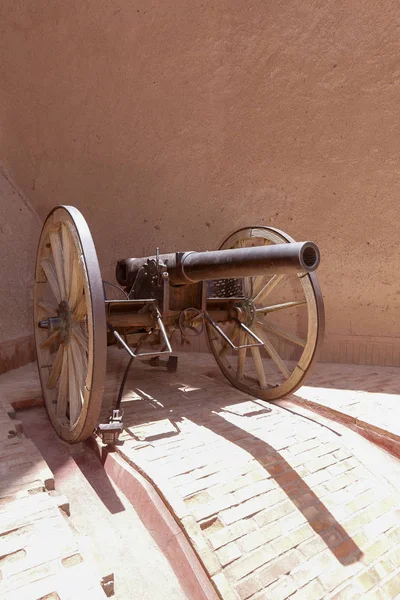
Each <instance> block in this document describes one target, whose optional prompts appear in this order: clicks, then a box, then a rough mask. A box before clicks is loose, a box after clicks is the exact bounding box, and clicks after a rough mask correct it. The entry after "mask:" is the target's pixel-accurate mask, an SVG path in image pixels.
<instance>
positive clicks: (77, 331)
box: [72, 323, 89, 353]
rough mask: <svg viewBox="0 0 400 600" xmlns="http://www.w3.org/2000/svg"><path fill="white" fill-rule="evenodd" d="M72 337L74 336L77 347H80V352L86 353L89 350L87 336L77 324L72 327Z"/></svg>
mask: <svg viewBox="0 0 400 600" xmlns="http://www.w3.org/2000/svg"><path fill="white" fill-rule="evenodd" d="M72 335H74V336H75V338H76V341H77V342H78V345H79V346H80V349H81V351H83V352H85V353H87V352H88V349H89V341H88V336H87V335H86V333H85V332H84V331H83V329H82V327H81V325H80V324H79V323H74V324H73V325H72Z"/></svg>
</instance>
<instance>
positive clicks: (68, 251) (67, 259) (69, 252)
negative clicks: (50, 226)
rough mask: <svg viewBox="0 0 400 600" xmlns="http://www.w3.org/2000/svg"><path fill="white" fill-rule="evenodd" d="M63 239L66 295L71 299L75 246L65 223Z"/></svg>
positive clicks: (62, 231) (62, 232)
mask: <svg viewBox="0 0 400 600" xmlns="http://www.w3.org/2000/svg"><path fill="white" fill-rule="evenodd" d="M61 239H62V247H63V257H64V281H65V295H66V296H67V298H68V299H69V297H70V293H71V275H72V273H71V265H72V262H73V258H74V257H73V247H72V245H71V239H70V233H69V231H68V228H67V225H65V223H63V225H62V226H61Z"/></svg>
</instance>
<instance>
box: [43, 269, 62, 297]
mask: <svg viewBox="0 0 400 600" xmlns="http://www.w3.org/2000/svg"><path fill="white" fill-rule="evenodd" d="M40 266H41V267H42V269H43V271H44V274H45V275H46V277H47V281H48V282H49V284H50V288H51V291H52V292H53V294H54V297H55V299H56V300H57V303H58V304H59V303H60V302H61V292H60V286H59V285H58V280H57V273H56V270H55V268H54V266H53V263H52V262H51V261H50V260H49V259H48V258H42V259H41V261H40Z"/></svg>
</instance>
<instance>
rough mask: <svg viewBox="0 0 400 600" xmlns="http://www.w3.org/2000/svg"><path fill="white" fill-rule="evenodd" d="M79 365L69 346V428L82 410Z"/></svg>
mask: <svg viewBox="0 0 400 600" xmlns="http://www.w3.org/2000/svg"><path fill="white" fill-rule="evenodd" d="M81 368H82V367H81V365H80V364H79V361H76V360H75V356H74V353H73V350H72V340H71V344H70V345H69V346H68V391H69V420H70V424H71V426H72V425H73V424H74V423H75V422H76V421H77V419H78V417H79V415H80V412H81V410H82V405H83V399H82V389H81V385H82V377H81V376H80V375H81Z"/></svg>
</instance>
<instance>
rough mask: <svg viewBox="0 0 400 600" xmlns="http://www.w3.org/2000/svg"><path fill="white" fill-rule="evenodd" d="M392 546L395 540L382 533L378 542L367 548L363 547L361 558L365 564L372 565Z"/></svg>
mask: <svg viewBox="0 0 400 600" xmlns="http://www.w3.org/2000/svg"><path fill="white" fill-rule="evenodd" d="M392 547H393V542H392V541H391V539H390V538H388V537H387V536H385V535H382V536H380V538H379V539H378V540H377V541H376V542H374V543H373V544H371V545H370V546H367V547H366V548H363V555H362V557H361V560H362V562H363V563H364V564H366V565H370V564H372V563H373V562H375V561H376V560H378V559H379V558H380V557H381V556H383V555H384V554H385V553H386V552H387V551H388V550H390V549H391V548H392Z"/></svg>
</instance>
